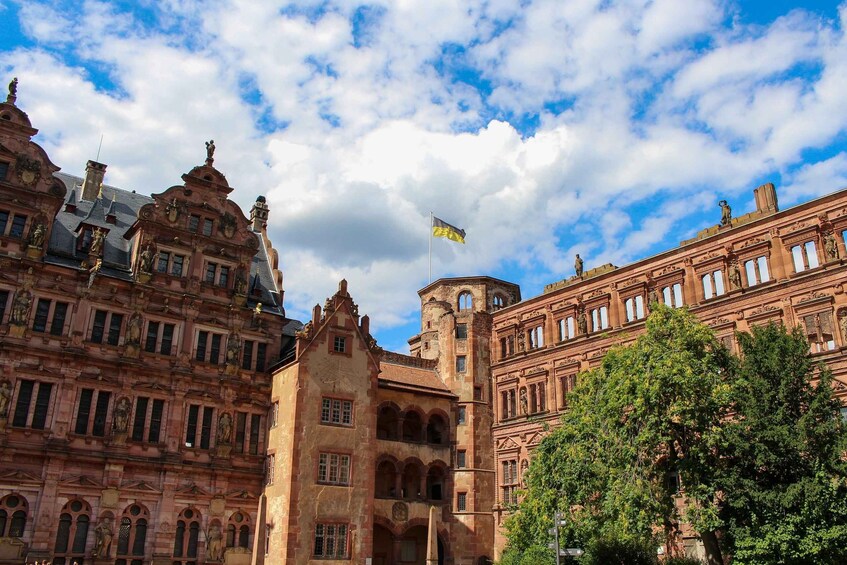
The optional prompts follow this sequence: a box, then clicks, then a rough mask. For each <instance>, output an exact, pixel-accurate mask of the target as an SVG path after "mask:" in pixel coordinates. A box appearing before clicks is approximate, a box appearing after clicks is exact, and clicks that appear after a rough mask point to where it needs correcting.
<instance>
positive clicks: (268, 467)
mask: <svg viewBox="0 0 847 565" xmlns="http://www.w3.org/2000/svg"><path fill="white" fill-rule="evenodd" d="M275 467H276V456H275V455H273V454H271V455H268V456H267V457H265V484H266V485H272V484H274V470H275Z"/></svg>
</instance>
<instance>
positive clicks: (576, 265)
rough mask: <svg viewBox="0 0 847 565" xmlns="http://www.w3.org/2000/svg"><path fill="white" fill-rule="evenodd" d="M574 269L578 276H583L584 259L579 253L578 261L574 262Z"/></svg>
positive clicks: (577, 255)
mask: <svg viewBox="0 0 847 565" xmlns="http://www.w3.org/2000/svg"><path fill="white" fill-rule="evenodd" d="M573 268H574V270H575V271H576V276H578V277H581V276H582V259H581V258H580V256H579V253H577V254H576V260H575V261H574V262H573Z"/></svg>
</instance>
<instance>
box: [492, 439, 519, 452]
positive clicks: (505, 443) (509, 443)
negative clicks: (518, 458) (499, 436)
mask: <svg viewBox="0 0 847 565" xmlns="http://www.w3.org/2000/svg"><path fill="white" fill-rule="evenodd" d="M520 447H521V446H520V445H518V443H517V442H516V441H515V440H513V439H512V438H510V437H507V438H505V439H503V440H501V441H500V444H499V445H498V446H497V449H498V450H501V451H502V450H506V449H520Z"/></svg>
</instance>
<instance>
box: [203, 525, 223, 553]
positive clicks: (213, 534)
mask: <svg viewBox="0 0 847 565" xmlns="http://www.w3.org/2000/svg"><path fill="white" fill-rule="evenodd" d="M206 539H207V540H208V544H209V545H208V549H207V552H206V555H208V557H209V561H220V560H221V559H223V551H222V549H223V548H222V540H223V534H222V533H221V527H220V526H219V525H218V524H217V522H216V523H214V524H212V525H211V526H209V533H207V534H206Z"/></svg>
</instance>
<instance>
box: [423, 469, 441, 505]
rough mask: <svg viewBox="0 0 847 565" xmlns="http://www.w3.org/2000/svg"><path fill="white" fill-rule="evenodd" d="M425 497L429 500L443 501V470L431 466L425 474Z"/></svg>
mask: <svg viewBox="0 0 847 565" xmlns="http://www.w3.org/2000/svg"><path fill="white" fill-rule="evenodd" d="M426 497H427V498H428V499H429V500H444V469H442V468H441V467H439V466H436V465H434V466H432V467H430V468H429V472H428V473H427V474H426Z"/></svg>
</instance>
